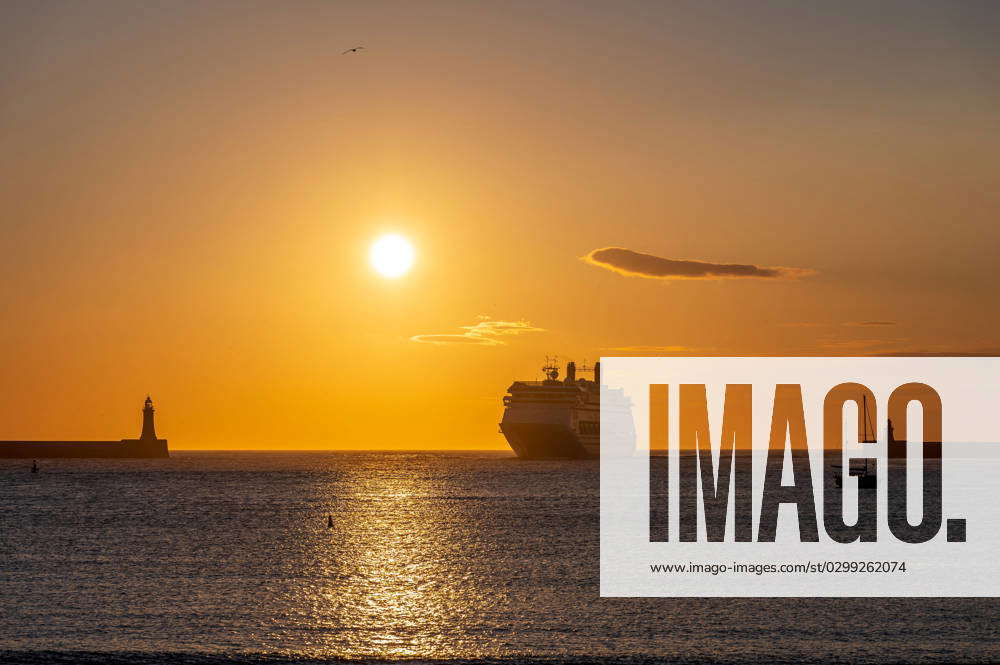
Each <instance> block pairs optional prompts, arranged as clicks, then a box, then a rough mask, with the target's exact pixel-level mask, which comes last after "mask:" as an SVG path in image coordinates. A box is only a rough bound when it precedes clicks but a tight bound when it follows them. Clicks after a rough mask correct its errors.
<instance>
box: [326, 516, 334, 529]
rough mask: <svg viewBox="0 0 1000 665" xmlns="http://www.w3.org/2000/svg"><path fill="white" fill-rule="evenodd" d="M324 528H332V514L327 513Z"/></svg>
mask: <svg viewBox="0 0 1000 665" xmlns="http://www.w3.org/2000/svg"><path fill="white" fill-rule="evenodd" d="M326 528H328V529H332V528H333V515H327V516H326Z"/></svg>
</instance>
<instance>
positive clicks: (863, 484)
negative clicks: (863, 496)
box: [833, 395, 892, 489]
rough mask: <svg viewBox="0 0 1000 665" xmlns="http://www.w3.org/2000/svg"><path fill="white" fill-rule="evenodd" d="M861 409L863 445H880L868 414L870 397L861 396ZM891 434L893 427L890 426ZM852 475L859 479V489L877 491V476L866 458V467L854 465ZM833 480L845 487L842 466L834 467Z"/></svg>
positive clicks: (838, 485)
mask: <svg viewBox="0 0 1000 665" xmlns="http://www.w3.org/2000/svg"><path fill="white" fill-rule="evenodd" d="M861 409H862V415H863V422H862V428H863V430H864V431H863V433H862V436H861V443H878V442H877V440H876V439H875V427H874V425H872V422H871V415H869V413H868V396H867V395H862V396H861ZM889 429H890V432H891V431H892V425H891V424H890V425H889ZM850 474H851V475H852V476H855V477H857V479H858V489H875V488H876V487H877V480H876V479H877V477H878V476H877V475H876V473H875V471H874V470H869V467H868V458H867V457H866V458H865V464H864V466H858V465H852V466H851V468H850ZM833 480H834V482H836V483H837V487H843V486H844V467H843V466H841V465H840V464H835V465H833Z"/></svg>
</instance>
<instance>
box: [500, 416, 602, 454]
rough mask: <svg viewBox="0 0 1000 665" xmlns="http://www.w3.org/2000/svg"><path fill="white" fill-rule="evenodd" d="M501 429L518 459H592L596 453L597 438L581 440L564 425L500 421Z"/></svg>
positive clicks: (581, 438) (597, 448)
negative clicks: (591, 440)
mask: <svg viewBox="0 0 1000 665" xmlns="http://www.w3.org/2000/svg"><path fill="white" fill-rule="evenodd" d="M500 431H501V432H502V433H503V435H504V437H505V438H506V439H507V443H508V444H510V447H511V449H512V450H513V451H514V453H515V454H517V456H518V457H520V458H521V459H531V460H538V459H592V458H595V457H597V456H598V450H599V447H598V443H597V440H596V437H594V438H595V440H594V441H593V442H589V441H584V439H583V437H581V436H580V435H578V434H577V433H576V432H574V431H573V430H571V429H570V428H569V427H567V426H566V425H562V424H553V423H512V422H503V423H500Z"/></svg>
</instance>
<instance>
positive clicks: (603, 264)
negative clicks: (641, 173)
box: [581, 247, 816, 279]
mask: <svg viewBox="0 0 1000 665" xmlns="http://www.w3.org/2000/svg"><path fill="white" fill-rule="evenodd" d="M581 259H582V260H583V261H584V262H586V263H589V264H591V265H594V266H597V267H599V268H604V269H606V270H610V271H612V272H616V273H618V274H619V275H625V276H627V277H646V278H648V279H798V278H800V277H806V276H808V275H812V274H815V272H816V271H814V270H809V269H806V268H786V267H783V266H758V265H753V264H750V263H712V262H709V261H693V260H689V259H667V258H664V257H662V256H655V255H653V254H645V253H643V252H636V251H634V250H631V249H625V248H624V247H604V248H602V249H595V250H593V251H592V252H590V253H589V254H587V255H586V256H583V257H581Z"/></svg>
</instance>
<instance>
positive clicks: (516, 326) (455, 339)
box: [410, 316, 545, 346]
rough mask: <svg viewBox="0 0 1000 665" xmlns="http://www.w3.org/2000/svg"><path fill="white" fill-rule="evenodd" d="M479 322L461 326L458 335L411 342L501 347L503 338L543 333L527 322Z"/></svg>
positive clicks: (487, 319) (488, 319)
mask: <svg viewBox="0 0 1000 665" xmlns="http://www.w3.org/2000/svg"><path fill="white" fill-rule="evenodd" d="M477 318H478V319H479V320H478V321H476V323H474V324H472V325H470V326H461V327H460V328H459V329H460V330H462V331H463V332H460V333H440V334H430V335H414V336H413V337H411V338H410V341H412V342H419V343H421V344H438V345H446V344H460V345H470V344H472V345H480V346H502V345H504V344H506V343H507V342H506V341H505V340H504V339H503V338H504V337H510V336H514V335H522V334H524V333H532V332H544V331H545V329H544V328H539V327H537V326H533V325H531V323H530V322H529V321H524V320H521V321H496V320H494V319H492V318H491V317H488V316H479V317H477Z"/></svg>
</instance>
